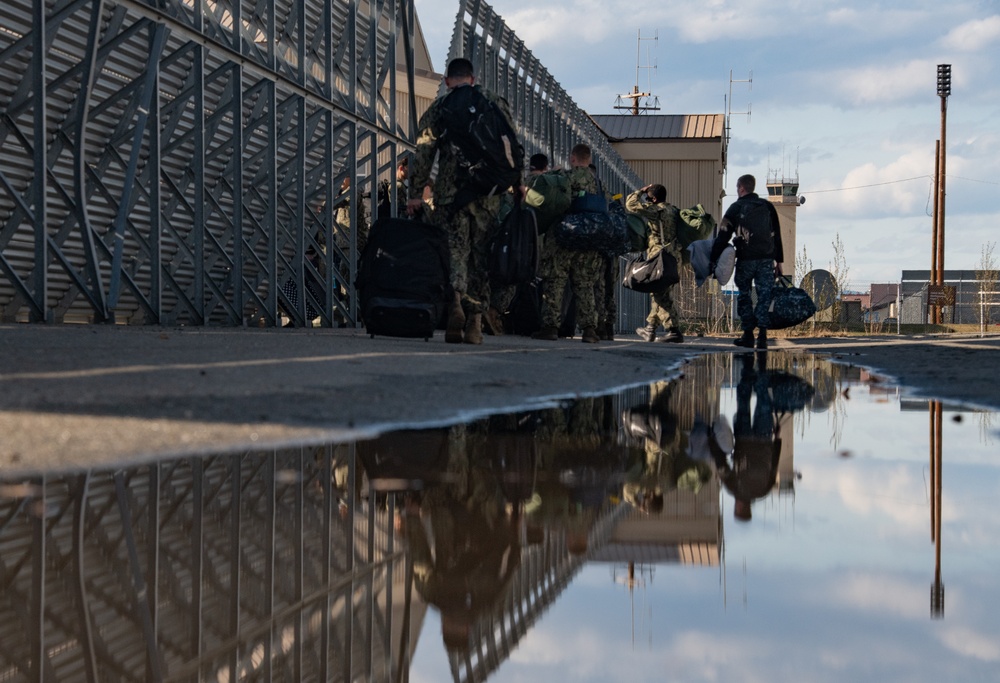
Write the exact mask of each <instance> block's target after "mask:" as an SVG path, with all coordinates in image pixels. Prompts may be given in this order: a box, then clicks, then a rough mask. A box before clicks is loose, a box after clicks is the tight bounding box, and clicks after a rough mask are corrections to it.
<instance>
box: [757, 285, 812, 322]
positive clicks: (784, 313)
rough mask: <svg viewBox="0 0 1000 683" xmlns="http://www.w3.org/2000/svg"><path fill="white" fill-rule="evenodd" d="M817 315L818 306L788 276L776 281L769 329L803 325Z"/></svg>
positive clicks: (769, 316)
mask: <svg viewBox="0 0 1000 683" xmlns="http://www.w3.org/2000/svg"><path fill="white" fill-rule="evenodd" d="M815 313H816V304H815V303H813V300H812V298H811V297H810V296H809V294H808V293H807V292H806V290H804V289H802V288H801V287H796V286H794V285H793V284H792V280H791V279H790V278H789V277H788V276H787V275H779V276H778V277H776V278H775V279H774V290H773V294H772V297H771V307H770V308H769V309H768V324H767V327H768V329H771V330H783V329H785V328H786V327H793V326H795V325H798V324H799V323H803V322H805V321H806V320H809V318H811V317H813V315H815Z"/></svg>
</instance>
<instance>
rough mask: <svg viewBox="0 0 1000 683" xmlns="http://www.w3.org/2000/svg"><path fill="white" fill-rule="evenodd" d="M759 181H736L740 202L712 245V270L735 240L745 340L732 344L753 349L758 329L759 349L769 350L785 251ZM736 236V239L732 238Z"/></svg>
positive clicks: (775, 214)
mask: <svg viewBox="0 0 1000 683" xmlns="http://www.w3.org/2000/svg"><path fill="white" fill-rule="evenodd" d="M756 186H757V181H756V179H755V178H754V177H753V176H752V175H744V176H740V178H739V180H737V181H736V194H737V195H738V196H739V198H738V199H737V200H736V201H735V202H734V203H733V205H732V206H730V207H729V208H728V209H727V210H726V215H725V216H723V218H722V223H721V224H720V226H719V228H720V230H719V235H718V237H716V238H715V242H714V243H713V244H712V255H711V270H712V271H714V270H715V263H716V261H717V260H718V258H719V256H721V255H722V251H723V250H724V249H725V248H726V245H727V244H729V240H731V239H732V240H733V246H734V247H736V273H735V276H734V281H735V282H736V288H737V289H739V295H738V296H737V297H736V312H737V313H738V314H739V316H740V326H741V327H742V328H743V336H741V337H740V338H739V339H737V340H735V341H734V342H733V343H734V344H736V345H737V346H743V347H745V348H748V349H752V348H753V347H754V334H753V331H754V328H757V330H758V335H757V348H758V349H766V348H767V324H768V309H769V308H770V306H771V295H772V290H773V288H774V277H775V275H776V274H777V275H781V262H782V261H783V260H784V258H785V257H784V251H783V250H782V246H781V226H780V224H779V222H778V212H777V211H776V210H775V209H774V205H773V204H771V202H769V201H767V200H766V199H761V198H760V197H758V196H757V194H756V193H755V192H754V189H755V188H756ZM734 234H735V236H736V237H735V239H733V235H734ZM754 287H756V288H757V305H756V306H754V304H753V298H752V295H753V288H754Z"/></svg>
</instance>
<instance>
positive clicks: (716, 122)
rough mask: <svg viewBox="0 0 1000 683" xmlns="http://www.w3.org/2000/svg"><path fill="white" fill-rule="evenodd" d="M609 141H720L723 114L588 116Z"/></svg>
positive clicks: (724, 118)
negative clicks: (706, 139)
mask: <svg viewBox="0 0 1000 683" xmlns="http://www.w3.org/2000/svg"><path fill="white" fill-rule="evenodd" d="M591 118H592V119H593V120H594V123H596V124H597V125H598V126H599V127H600V128H601V130H603V131H604V132H605V133H606V134H607V135H608V137H609V138H611V139H612V140H626V139H627V140H637V139H643V140H654V139H656V140H664V139H671V138H677V139H696V138H703V139H704V138H721V137H722V134H723V131H724V130H725V120H726V117H725V116H724V115H723V114H661V115H650V116H647V115H642V116H633V115H632V114H594V115H592V116H591Z"/></svg>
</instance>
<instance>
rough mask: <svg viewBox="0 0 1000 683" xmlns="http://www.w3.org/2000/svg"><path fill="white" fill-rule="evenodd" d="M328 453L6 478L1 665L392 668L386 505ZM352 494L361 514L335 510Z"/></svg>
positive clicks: (345, 673) (267, 671) (0, 542)
mask: <svg viewBox="0 0 1000 683" xmlns="http://www.w3.org/2000/svg"><path fill="white" fill-rule="evenodd" d="M333 456H334V450H333V448H332V447H326V448H319V449H292V450H282V451H276V452H271V453H267V454H260V455H258V454H254V455H233V456H223V457H215V458H205V459H198V458H192V459H182V460H172V461H166V462H161V463H158V464H150V465H145V466H142V467H137V468H133V469H128V470H117V471H91V472H83V473H79V474H71V475H66V476H62V477H54V476H38V477H31V478H28V479H25V480H23V481H8V482H5V484H4V486H3V492H4V498H3V499H2V500H0V519H2V520H3V523H2V526H0V558H2V560H0V593H2V595H3V597H4V601H3V603H2V608H0V609H2V612H3V613H4V615H5V617H6V618H3V619H0V641H2V642H3V648H2V651H0V677H8V676H9V677H18V676H20V677H24V678H29V677H31V678H34V679H36V680H43V679H44V680H71V679H73V678H74V677H77V676H80V677H82V678H87V676H86V675H82V674H80V673H79V672H81V671H87V672H90V673H89V674H88V675H89V677H90V680H109V679H112V678H113V679H115V680H125V681H129V680H131V681H146V680H152V679H154V678H159V677H161V676H162V677H167V676H169V677H171V678H174V677H177V678H178V679H179V678H180V677H188V676H189V677H192V678H200V679H204V680H215V679H216V678H218V679H219V680H223V679H228V677H229V675H230V674H232V673H233V672H235V674H234V675H235V676H236V677H238V678H247V677H264V679H265V680H271V679H275V680H278V679H284V680H292V679H295V680H305V679H313V680H327V679H328V677H333V678H338V677H340V678H343V679H345V680H351V679H353V678H354V677H356V676H357V675H374V674H373V669H374V670H375V671H381V670H382V669H383V668H386V667H391V665H390V664H389V662H391V661H398V660H399V659H400V653H399V651H398V650H395V649H394V645H393V644H394V643H395V642H396V640H395V639H390V637H389V636H390V634H391V633H392V632H394V631H397V632H398V631H399V630H400V626H399V625H398V624H394V623H393V613H392V605H391V604H390V605H389V606H388V607H387V606H386V604H385V603H386V602H391V601H392V600H395V601H398V600H401V599H402V595H397V596H396V597H395V598H392V600H387V599H385V597H386V595H388V594H389V593H390V591H391V589H390V585H391V583H392V581H393V578H394V574H398V573H399V568H400V566H401V564H402V563H401V562H399V561H398V560H399V559H400V556H399V554H398V553H397V552H396V551H395V550H394V548H393V539H392V534H391V531H390V530H389V524H388V522H387V519H388V513H387V512H385V511H378V510H377V509H376V506H374V505H365V506H361V505H360V504H358V502H357V501H356V500H355V497H354V496H353V495H352V494H351V493H350V492H349V491H347V492H345V491H338V490H336V489H335V488H334V487H333V486H332V485H331V484H330V483H329V482H330V478H331V477H330V475H329V473H330V472H331V471H332V469H333V465H334V457H333ZM345 495H346V496H347V499H348V502H349V503H351V504H352V505H353V504H358V507H357V510H358V514H356V515H353V514H348V515H346V516H345V518H344V519H342V518H341V516H340V515H338V499H339V498H343V497H344V496H345ZM390 512H391V510H390ZM397 578H398V577H397ZM338 671H339V672H341V673H340V674H338V673H337V672H338ZM352 671H353V672H354V673H353V674H352ZM379 675H381V674H379Z"/></svg>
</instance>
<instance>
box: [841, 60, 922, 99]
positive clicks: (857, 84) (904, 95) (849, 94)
mask: <svg viewBox="0 0 1000 683" xmlns="http://www.w3.org/2000/svg"><path fill="white" fill-rule="evenodd" d="M831 79H832V81H833V89H834V91H835V92H836V93H837V94H838V95H839V97H840V98H841V99H843V100H845V101H846V102H848V103H850V104H851V105H854V106H865V105H886V104H891V103H894V102H900V101H903V100H908V99H910V98H911V97H915V96H918V95H924V94H925V95H927V96H928V97H933V96H934V94H935V92H936V86H935V83H936V79H937V64H936V63H935V62H934V61H932V60H928V59H914V60H910V61H908V62H904V63H901V64H894V65H885V64H877V63H872V64H870V65H868V66H863V67H859V68H856V69H840V70H837V71H834V72H833V74H832V75H831Z"/></svg>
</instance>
